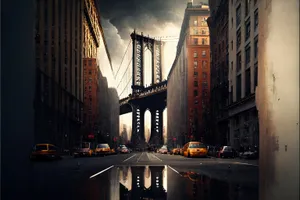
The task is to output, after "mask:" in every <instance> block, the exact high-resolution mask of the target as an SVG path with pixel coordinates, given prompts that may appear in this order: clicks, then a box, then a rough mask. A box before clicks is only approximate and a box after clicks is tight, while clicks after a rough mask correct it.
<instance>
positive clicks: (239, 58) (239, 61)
mask: <svg viewBox="0 0 300 200" xmlns="http://www.w3.org/2000/svg"><path fill="white" fill-rule="evenodd" d="M241 68H242V55H241V52H239V53H238V54H237V55H236V71H237V72H239V71H240V70H241Z"/></svg>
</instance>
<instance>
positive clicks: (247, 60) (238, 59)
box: [231, 37, 258, 72]
mask: <svg viewBox="0 0 300 200" xmlns="http://www.w3.org/2000/svg"><path fill="white" fill-rule="evenodd" d="M257 57H258V37H256V38H255V41H254V59H255V60H256V59H257ZM250 60H251V46H250V45H247V46H246V47H245V65H246V68H247V66H248V65H249V63H250ZM231 68H233V62H231ZM241 68H242V55H241V51H240V52H238V53H237V55H236V71H237V72H238V71H240V70H241Z"/></svg>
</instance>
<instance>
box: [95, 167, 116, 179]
mask: <svg viewBox="0 0 300 200" xmlns="http://www.w3.org/2000/svg"><path fill="white" fill-rule="evenodd" d="M113 167H114V166H113V165H112V166H110V167H108V168H106V169H104V170H102V171H100V172H98V173H96V174H94V175H92V176H90V179H91V178H94V177H95V176H98V175H99V174H102V173H103V172H106V171H107V170H109V169H111V168H113Z"/></svg>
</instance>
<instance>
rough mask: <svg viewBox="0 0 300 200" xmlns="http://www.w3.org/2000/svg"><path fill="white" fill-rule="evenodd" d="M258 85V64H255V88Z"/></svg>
mask: <svg viewBox="0 0 300 200" xmlns="http://www.w3.org/2000/svg"><path fill="white" fill-rule="evenodd" d="M257 84H258V64H257V63H255V65H254V88H255V87H256V86H257Z"/></svg>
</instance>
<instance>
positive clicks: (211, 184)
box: [85, 166, 258, 200]
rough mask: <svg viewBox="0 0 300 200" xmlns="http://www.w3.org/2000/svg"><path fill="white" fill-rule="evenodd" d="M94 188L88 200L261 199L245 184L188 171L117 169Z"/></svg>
mask: <svg viewBox="0 0 300 200" xmlns="http://www.w3.org/2000/svg"><path fill="white" fill-rule="evenodd" d="M90 186H91V187H89V191H88V193H89V194H88V195H87V196H86V198H85V199H102V200H137V199H139V200H140V199H143V200H167V199H168V200H177V199H178V200H181V199H184V200H190V199H193V200H194V199H203V200H215V199H222V200H256V199H258V188H257V187H249V186H246V185H244V184H243V183H240V184H237V183H235V184H234V183H231V184H229V183H228V182H226V181H225V180H224V181H221V180H216V179H212V178H210V177H208V176H205V175H202V174H198V173H195V172H193V171H188V170H187V171H185V172H181V173H180V175H178V174H177V173H175V172H174V171H172V170H168V167H167V166H119V167H114V168H112V169H111V171H108V172H107V173H104V174H101V175H100V176H98V178H96V179H93V180H91V185H90ZM108 191H109V192H108ZM167 191H168V195H167ZM87 197H88V198H87ZM98 197H99V198H98ZM100 197H101V198H100Z"/></svg>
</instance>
